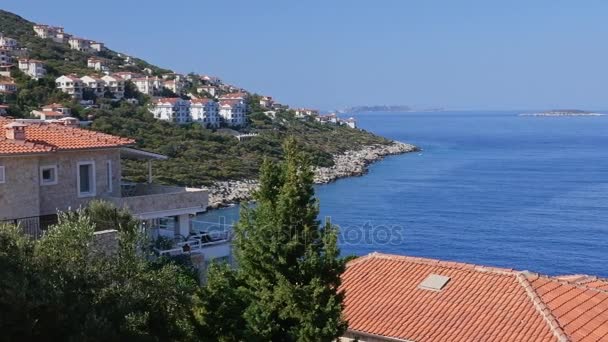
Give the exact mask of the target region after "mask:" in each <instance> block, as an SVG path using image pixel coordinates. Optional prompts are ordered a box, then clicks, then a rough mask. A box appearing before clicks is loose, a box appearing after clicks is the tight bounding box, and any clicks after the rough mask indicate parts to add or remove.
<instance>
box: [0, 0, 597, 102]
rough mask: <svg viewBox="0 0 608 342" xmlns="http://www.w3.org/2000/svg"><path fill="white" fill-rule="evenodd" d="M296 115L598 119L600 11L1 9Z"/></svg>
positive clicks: (425, 5)
mask: <svg viewBox="0 0 608 342" xmlns="http://www.w3.org/2000/svg"><path fill="white" fill-rule="evenodd" d="M0 7H2V8H3V9H6V10H9V11H13V12H16V13H17V14H20V15H22V16H24V17H25V18H27V19H30V20H33V21H37V22H41V23H48V24H53V25H62V26H64V27H65V28H66V31H68V32H70V33H74V34H78V35H79V36H84V37H87V38H91V39H95V40H100V41H103V42H105V43H106V44H107V46H108V47H110V48H112V49H115V50H118V51H124V52H126V53H129V54H132V55H135V56H138V57H142V58H145V59H147V60H148V61H150V62H152V63H155V64H158V65H161V66H165V67H168V68H171V69H174V70H176V71H178V72H184V73H185V72H189V71H195V72H199V73H207V74H213V75H218V76H220V77H221V78H223V79H225V80H226V81H228V82H232V83H234V84H237V85H239V86H243V87H245V88H247V89H250V90H252V91H256V92H259V93H263V94H268V95H272V96H274V97H276V98H277V99H278V100H280V101H282V102H284V103H288V104H291V105H295V106H316V107H320V108H322V109H333V108H339V107H341V106H346V105H357V104H411V105H418V106H446V107H450V108H478V109H489V108H492V109H501V108H502V109H510V108H518V109H520V108H527V109H548V108H556V107H576V108H582V109H602V108H603V109H608V85H607V81H608V67H607V66H608V39H607V38H608V20H607V18H608V1H603V0H585V1H575V0H567V1H566V0H501V1H493V0H459V1H453V0H444V1H438V0H416V1H414V0H394V1H388V0H386V1H384V0H376V1H369V0H367V1H359V0H348V1H347V0H344V1H342V0H306V1H289V0H275V1H271V0H263V1H254V0H243V1H241V0H231V1H221V0H219V1H218V0H215V1H206V0H205V1H201V0H190V1H186V0H174V1H157V0H150V1H139V0H138V1H134V0H130V1H126V0H120V1H119V0H104V1H101V2H96V3H95V5H93V3H91V2H86V1H82V0H52V1H50V0H36V1H34V0H2V3H1V4H0Z"/></svg>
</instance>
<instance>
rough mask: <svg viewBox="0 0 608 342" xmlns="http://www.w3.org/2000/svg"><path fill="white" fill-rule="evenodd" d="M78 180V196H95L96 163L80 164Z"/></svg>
mask: <svg viewBox="0 0 608 342" xmlns="http://www.w3.org/2000/svg"><path fill="white" fill-rule="evenodd" d="M76 176H77V178H78V196H79V197H90V196H95V163H94V162H92V161H91V162H80V163H78V170H77V174H76Z"/></svg>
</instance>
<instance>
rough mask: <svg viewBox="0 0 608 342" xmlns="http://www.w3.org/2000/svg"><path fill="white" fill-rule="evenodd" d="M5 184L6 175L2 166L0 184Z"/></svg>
mask: <svg viewBox="0 0 608 342" xmlns="http://www.w3.org/2000/svg"><path fill="white" fill-rule="evenodd" d="M3 183H6V175H5V173H4V166H0V184H3Z"/></svg>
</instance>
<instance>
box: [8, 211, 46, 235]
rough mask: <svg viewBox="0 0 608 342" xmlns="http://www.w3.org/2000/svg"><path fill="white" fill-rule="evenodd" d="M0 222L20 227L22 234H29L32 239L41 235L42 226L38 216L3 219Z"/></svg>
mask: <svg viewBox="0 0 608 342" xmlns="http://www.w3.org/2000/svg"><path fill="white" fill-rule="evenodd" d="M0 223H4V224H10V225H15V226H17V227H19V229H21V231H22V232H23V233H24V234H27V235H29V236H31V237H32V238H34V239H39V238H40V237H42V232H43V231H42V227H41V226H40V217H38V216H31V217H22V218H18V219H12V220H3V221H0Z"/></svg>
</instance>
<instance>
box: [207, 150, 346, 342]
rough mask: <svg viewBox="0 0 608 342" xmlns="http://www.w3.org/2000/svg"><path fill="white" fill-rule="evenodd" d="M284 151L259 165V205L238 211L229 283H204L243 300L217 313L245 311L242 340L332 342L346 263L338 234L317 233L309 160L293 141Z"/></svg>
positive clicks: (339, 324)
mask: <svg viewBox="0 0 608 342" xmlns="http://www.w3.org/2000/svg"><path fill="white" fill-rule="evenodd" d="M284 150H285V162H284V163H282V164H281V165H279V164H277V163H273V162H270V161H268V160H267V161H265V162H264V163H263V165H262V169H261V175H260V182H261V184H260V189H259V191H257V192H256V194H255V199H256V206H255V207H249V208H244V209H243V210H242V212H241V220H240V221H239V224H238V225H237V228H236V230H235V234H236V235H235V256H236V258H237V263H238V265H239V269H238V270H237V273H236V275H235V276H234V279H233V278H231V276H228V275H227V274H226V271H225V270H224V271H222V272H216V273H212V274H210V276H209V282H210V284H214V285H218V284H220V285H223V286H220V287H223V288H228V287H230V288H231V290H230V291H232V292H233V294H232V295H231V296H237V297H238V298H244V300H245V301H246V302H245V303H243V302H229V304H228V305H227V306H225V307H222V309H223V310H225V311H226V312H240V311H242V312H243V313H242V317H243V318H244V320H245V322H246V332H245V335H246V336H247V340H255V341H333V340H335V339H336V338H337V337H338V336H340V335H341V334H342V333H343V332H344V331H345V329H346V322H345V321H344V320H343V319H342V315H341V312H342V300H343V294H342V293H339V292H338V288H339V286H340V275H341V274H342V272H343V271H344V267H345V263H344V261H343V260H342V259H341V258H340V256H339V249H338V247H337V235H338V233H337V228H336V227H335V226H332V225H331V224H330V223H329V222H326V224H325V225H324V226H323V227H320V222H319V221H317V215H318V213H319V208H318V203H317V200H316V199H315V198H314V189H313V172H312V170H311V164H310V161H309V159H308V158H307V157H306V155H305V154H303V153H301V152H299V148H298V146H297V143H296V141H295V140H294V139H289V140H287V142H286V143H285V145H284ZM217 278H228V279H230V281H227V282H224V283H221V279H217ZM237 286H238V287H237ZM218 292H221V291H218ZM243 304H245V306H244V307H243ZM216 306H217V305H216ZM216 306H213V307H216ZM243 308H244V309H243ZM218 324H221V322H218ZM231 324H235V325H238V326H242V325H241V323H240V322H238V321H236V322H234V321H233V322H231Z"/></svg>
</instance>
